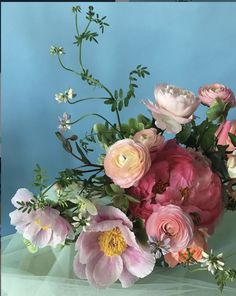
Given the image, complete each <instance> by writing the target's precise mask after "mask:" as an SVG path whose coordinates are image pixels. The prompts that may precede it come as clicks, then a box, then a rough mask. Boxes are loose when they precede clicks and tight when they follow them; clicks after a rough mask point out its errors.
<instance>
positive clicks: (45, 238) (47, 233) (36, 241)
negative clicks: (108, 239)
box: [31, 229, 52, 248]
mask: <svg viewBox="0 0 236 296" xmlns="http://www.w3.org/2000/svg"><path fill="white" fill-rule="evenodd" d="M51 236H52V229H47V230H43V229H41V230H40V231H39V232H38V233H37V234H36V235H35V236H34V237H33V238H32V240H31V243H32V244H33V245H34V246H36V247H39V248H44V247H46V246H48V245H49V241H50V239H51Z"/></svg>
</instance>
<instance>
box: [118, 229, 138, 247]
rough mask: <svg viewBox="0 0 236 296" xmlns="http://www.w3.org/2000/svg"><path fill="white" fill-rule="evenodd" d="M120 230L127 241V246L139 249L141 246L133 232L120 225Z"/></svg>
mask: <svg viewBox="0 0 236 296" xmlns="http://www.w3.org/2000/svg"><path fill="white" fill-rule="evenodd" d="M119 229H120V231H121V233H122V235H123V237H124V239H125V242H126V244H127V245H129V246H130V247H133V248H136V249H139V245H138V244H137V242H136V239H135V235H134V233H133V232H132V231H130V230H129V228H128V227H126V226H124V225H120V226H119Z"/></svg>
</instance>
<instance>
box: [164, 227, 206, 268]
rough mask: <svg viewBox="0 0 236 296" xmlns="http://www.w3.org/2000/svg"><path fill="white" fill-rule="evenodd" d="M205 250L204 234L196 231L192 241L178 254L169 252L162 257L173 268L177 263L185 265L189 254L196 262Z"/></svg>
mask: <svg viewBox="0 0 236 296" xmlns="http://www.w3.org/2000/svg"><path fill="white" fill-rule="evenodd" d="M206 250H207V243H206V240H205V234H204V232H202V231H200V230H196V231H195V233H194V237H193V239H192V241H191V242H190V243H189V245H188V246H187V248H186V249H183V250H180V251H179V252H170V253H168V254H166V255H165V256H164V258H165V261H166V263H168V265H169V266H170V267H175V266H176V265H177V264H178V263H186V262H187V260H188V258H189V253H190V254H191V256H192V258H193V259H194V260H196V261H200V260H201V259H202V252H203V251H206Z"/></svg>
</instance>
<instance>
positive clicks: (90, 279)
mask: <svg viewBox="0 0 236 296" xmlns="http://www.w3.org/2000/svg"><path fill="white" fill-rule="evenodd" d="M102 256H103V253H102V252H100V253H98V254H97V255H96V256H95V257H93V258H92V259H91V260H89V262H88V263H87V264H86V267H85V275H86V277H87V279H88V282H89V283H90V285H92V286H94V287H95V288H103V287H102V286H100V285H98V284H97V283H96V282H95V280H94V277H93V271H94V267H95V265H96V264H97V262H98V260H99V259H100V258H101V257H102Z"/></svg>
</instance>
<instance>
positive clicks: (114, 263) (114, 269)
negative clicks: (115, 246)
mask: <svg viewBox="0 0 236 296" xmlns="http://www.w3.org/2000/svg"><path fill="white" fill-rule="evenodd" d="M122 270H123V261H122V259H121V257H120V256H102V257H101V258H100V259H99V260H98V261H97V263H96V265H95V267H94V271H93V278H94V280H95V282H96V283H97V284H98V285H99V286H101V287H108V286H110V285H111V284H113V283H114V282H116V281H117V280H118V279H119V277H120V275H121V273H122Z"/></svg>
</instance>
